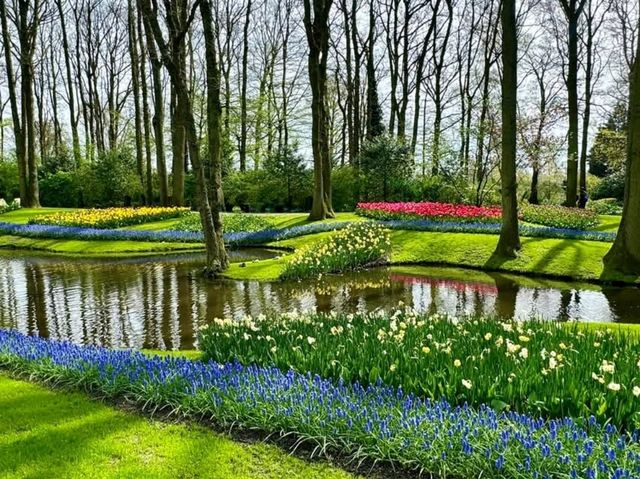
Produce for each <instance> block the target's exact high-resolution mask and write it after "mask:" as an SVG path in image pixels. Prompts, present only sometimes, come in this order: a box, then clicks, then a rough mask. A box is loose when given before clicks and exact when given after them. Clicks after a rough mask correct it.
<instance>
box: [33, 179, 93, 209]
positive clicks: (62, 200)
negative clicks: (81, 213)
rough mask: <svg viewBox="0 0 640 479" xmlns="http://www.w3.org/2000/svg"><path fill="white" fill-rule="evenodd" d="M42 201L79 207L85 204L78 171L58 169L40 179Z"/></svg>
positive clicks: (42, 202)
mask: <svg viewBox="0 0 640 479" xmlns="http://www.w3.org/2000/svg"><path fill="white" fill-rule="evenodd" d="M39 186H40V203H41V204H42V205H44V206H55V207H66V208H77V207H81V206H84V204H83V203H84V201H83V188H82V186H81V182H80V178H79V176H78V173H77V172H75V171H58V172H57V173H53V174H51V175H48V176H45V177H44V178H42V179H41V180H40V185H39Z"/></svg>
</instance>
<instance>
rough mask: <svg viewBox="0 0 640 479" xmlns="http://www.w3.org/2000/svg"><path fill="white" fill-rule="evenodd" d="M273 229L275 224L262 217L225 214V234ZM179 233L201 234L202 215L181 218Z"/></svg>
mask: <svg viewBox="0 0 640 479" xmlns="http://www.w3.org/2000/svg"><path fill="white" fill-rule="evenodd" d="M269 228H273V223H271V222H270V221H269V220H267V219H266V218H264V217H262V216H258V215H253V214H247V213H223V214H222V229H223V230H224V232H225V233H241V232H250V233H252V232H256V231H263V230H266V229H269ZM175 229H176V230H178V231H192V232H201V231H202V223H201V222H200V215H199V214H197V213H191V214H188V215H185V216H183V217H182V218H180V221H178V223H177V224H176V226H175Z"/></svg>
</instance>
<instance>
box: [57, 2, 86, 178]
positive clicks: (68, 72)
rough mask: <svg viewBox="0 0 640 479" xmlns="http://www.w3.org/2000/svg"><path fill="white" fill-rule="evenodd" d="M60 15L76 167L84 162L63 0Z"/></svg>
mask: <svg viewBox="0 0 640 479" xmlns="http://www.w3.org/2000/svg"><path fill="white" fill-rule="evenodd" d="M56 5H57V6H58V15H59V16H60V28H61V29H62V51H63V54H64V66H65V73H66V76H67V78H66V80H67V97H68V98H67V100H68V103H69V123H70V125H71V142H72V149H73V159H74V160H75V164H76V167H78V166H80V164H81V163H82V154H81V152H80V135H78V115H77V113H76V100H75V89H74V87H73V76H72V73H71V54H70V53H69V38H68V36H67V25H66V22H65V14H64V11H63V9H62V0H56Z"/></svg>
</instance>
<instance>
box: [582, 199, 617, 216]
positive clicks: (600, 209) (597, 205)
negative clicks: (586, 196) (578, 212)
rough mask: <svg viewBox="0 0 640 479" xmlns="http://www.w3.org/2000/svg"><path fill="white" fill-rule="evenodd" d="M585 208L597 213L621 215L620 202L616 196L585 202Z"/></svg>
mask: <svg viewBox="0 0 640 479" xmlns="http://www.w3.org/2000/svg"><path fill="white" fill-rule="evenodd" d="M587 209H588V210H593V211H595V212H596V213H597V214H599V215H621V214H622V203H621V202H620V201H618V200H617V199H616V198H602V199H601V200H593V201H589V203H587Z"/></svg>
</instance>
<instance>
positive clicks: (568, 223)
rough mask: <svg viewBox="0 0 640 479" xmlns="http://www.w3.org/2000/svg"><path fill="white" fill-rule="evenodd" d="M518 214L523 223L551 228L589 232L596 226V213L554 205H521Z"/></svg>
mask: <svg viewBox="0 0 640 479" xmlns="http://www.w3.org/2000/svg"><path fill="white" fill-rule="evenodd" d="M520 214H521V217H522V219H523V220H524V221H527V222H528V223H535V224H539V225H544V226H551V227H553V228H569V229H574V230H589V229H592V228H595V227H596V226H598V213H597V212H596V211H592V210H585V209H580V208H567V207H565V206H554V205H528V204H523V205H522V206H521V208H520Z"/></svg>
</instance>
